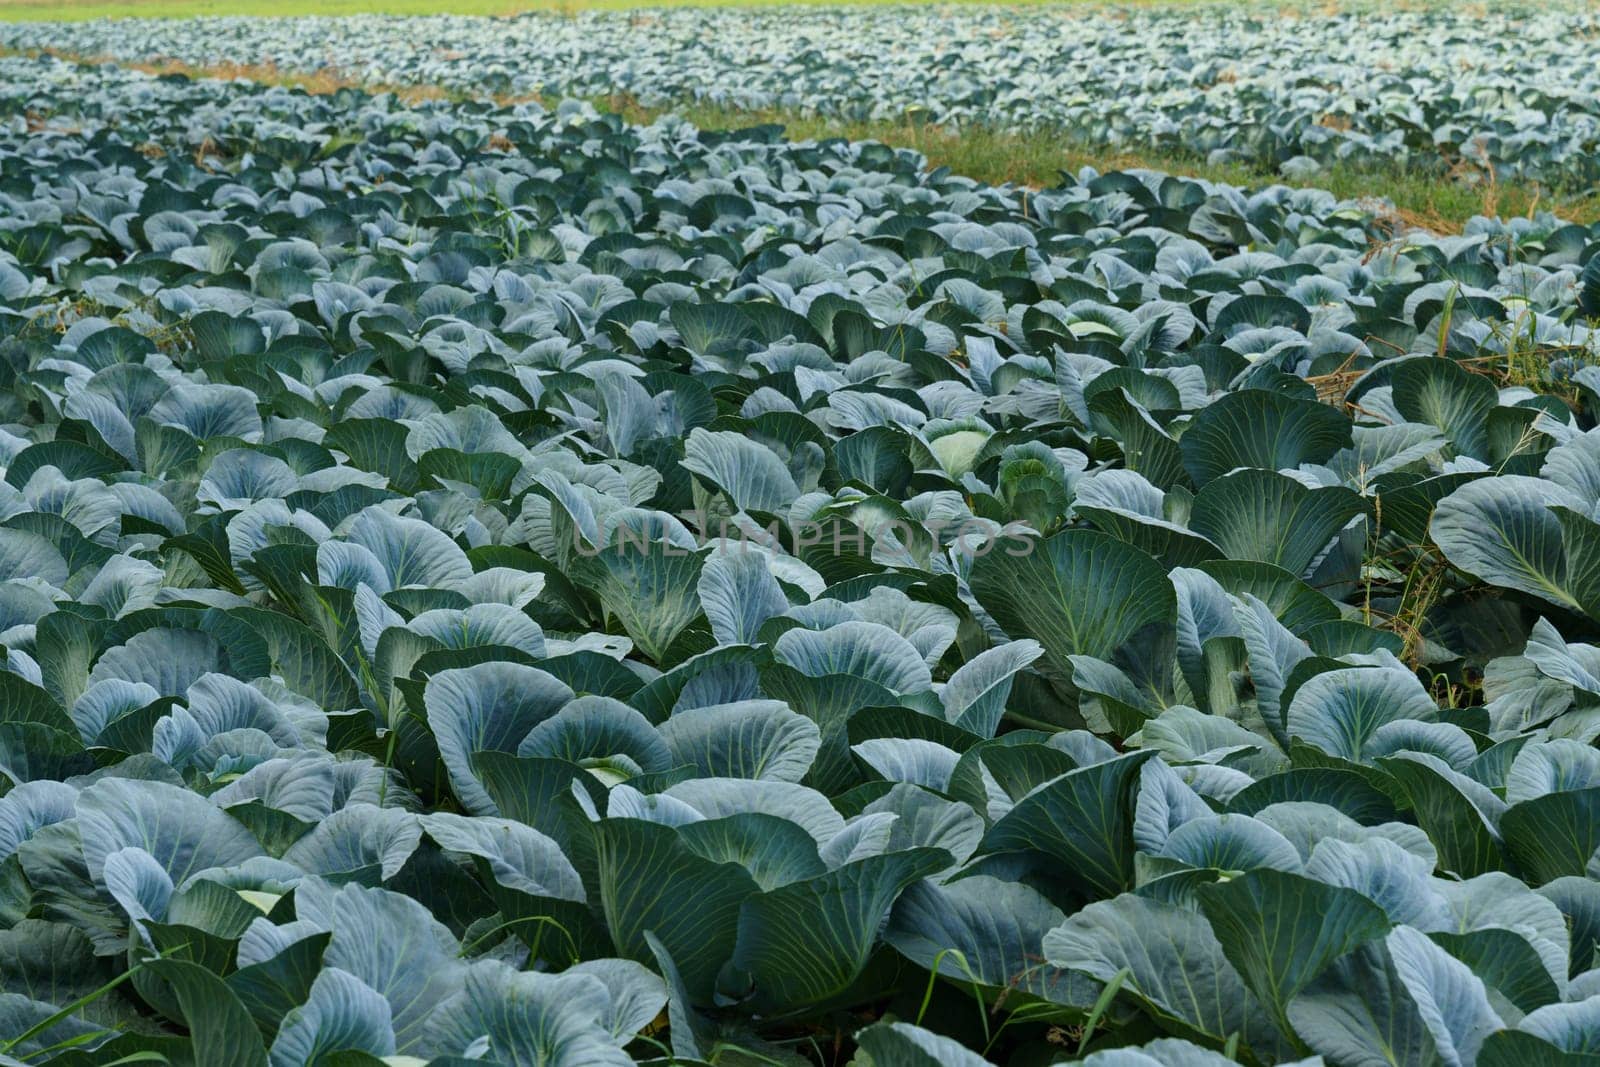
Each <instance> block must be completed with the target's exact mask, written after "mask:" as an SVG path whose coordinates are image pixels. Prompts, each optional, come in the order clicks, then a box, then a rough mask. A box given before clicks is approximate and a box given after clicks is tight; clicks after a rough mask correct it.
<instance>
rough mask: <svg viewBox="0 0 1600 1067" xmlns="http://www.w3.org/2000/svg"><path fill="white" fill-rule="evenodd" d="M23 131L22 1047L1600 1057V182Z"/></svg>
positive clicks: (473, 116)
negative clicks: (1023, 181) (1325, 189)
mask: <svg viewBox="0 0 1600 1067" xmlns="http://www.w3.org/2000/svg"><path fill="white" fill-rule="evenodd" d="M0 121H3V133H0V379H3V384H4V389H3V390H0V419H3V426H0V463H3V467H4V478H3V481H0V514H3V519H0V645H3V648H4V654H5V658H4V665H5V668H6V669H5V670H4V671H0V1063H5V1064H9V1065H15V1064H17V1063H23V1064H37V1063H41V1062H45V1061H50V1062H56V1063H61V1064H105V1063H110V1062H113V1061H120V1062H142V1060H140V1059H138V1057H144V1058H145V1060H148V1058H149V1057H151V1056H160V1057H165V1058H166V1059H167V1060H168V1061H169V1062H172V1063H189V1062H194V1063H202V1064H207V1065H214V1064H229V1065H232V1064H239V1065H249V1067H255V1065H261V1064H270V1065H272V1067H286V1065H296V1064H329V1065H332V1064H372V1063H374V1062H379V1061H381V1062H384V1063H388V1064H392V1065H399V1064H417V1063H423V1062H430V1061H431V1062H435V1063H440V1064H449V1063H460V1062H469V1061H470V1062H475V1063H497V1064H506V1065H523V1064H543V1065H553V1067H580V1065H581V1067H588V1065H594V1064H608V1063H616V1064H626V1063H630V1062H644V1061H652V1060H653V1061H657V1062H668V1061H671V1062H677V1063H698V1062H715V1063H722V1064H740V1063H758V1062H759V1063H769V1064H770V1063H774V1062H776V1063H780V1064H789V1063H815V1062H844V1061H845V1060H849V1059H851V1058H852V1057H853V1062H855V1063H856V1064H857V1065H858V1067H865V1065H868V1064H872V1065H875V1067H902V1065H907V1067H909V1065H921V1064H943V1065H951V1064H957V1065H963V1067H971V1065H976V1064H982V1063H984V1062H992V1063H1009V1064H1042V1063H1050V1062H1062V1061H1068V1060H1073V1059H1076V1058H1078V1057H1080V1056H1087V1057H1088V1060H1089V1062H1093V1063H1097V1064H1101V1065H1107V1064H1109V1065H1135V1067H1148V1065H1151V1064H1165V1065H1169V1067H1171V1065H1185V1067H1187V1065H1191V1064H1192V1065H1208V1064H1216V1063H1222V1062H1227V1061H1228V1059H1229V1058H1233V1059H1237V1060H1244V1061H1249V1062H1256V1063H1276V1062H1287V1061H1292V1060H1295V1059H1298V1058H1302V1057H1311V1058H1315V1057H1321V1058H1322V1061H1323V1062H1326V1063H1329V1064H1338V1065H1342V1064H1370V1063H1380V1062H1399V1063H1408V1064H1412V1063H1416V1064H1421V1063H1435V1062H1437V1063H1445V1064H1468V1065H1470V1064H1474V1063H1476V1064H1483V1065H1500V1064H1527V1063H1541V1064H1542V1063H1562V1064H1584V1063H1588V1062H1592V1057H1593V1054H1594V1053H1595V1051H1596V1050H1597V1049H1600V969H1597V968H1596V966H1595V965H1596V956H1595V953H1596V948H1597V946H1600V882H1597V881H1596V880H1595V879H1596V876H1597V875H1600V858H1597V850H1600V753H1597V752H1596V750H1595V748H1594V745H1593V742H1594V741H1595V739H1596V737H1597V736H1600V648H1597V647H1596V646H1594V645H1592V644H1588V643H1585V642H1586V641H1589V640H1593V639H1594V638H1595V637H1596V635H1597V632H1600V569H1597V566H1596V560H1597V559H1600V555H1597V546H1600V431H1596V430H1594V429H1592V428H1591V427H1593V424H1594V413H1595V411H1596V409H1597V408H1596V405H1597V399H1600V398H1597V394H1596V392H1595V389H1596V387H1597V386H1600V377H1597V372H1596V371H1595V370H1594V368H1593V367H1592V366H1591V361H1592V358H1593V353H1594V344H1595V338H1594V335H1593V332H1592V330H1591V328H1590V327H1589V326H1588V325H1587V322H1588V317H1589V315H1590V314H1593V313H1597V312H1600V257H1596V256H1594V253H1595V252H1596V250H1597V249H1600V237H1597V235H1596V234H1594V233H1592V232H1591V231H1589V230H1587V229H1585V228H1582V227H1578V226H1573V225H1568V224H1564V223H1562V222H1560V221H1559V220H1557V219H1553V218H1550V217H1548V216H1540V217H1537V218H1534V219H1519V220H1514V221H1512V222H1508V223H1502V222H1497V221H1491V220H1477V221H1475V222H1474V223H1473V224H1472V225H1471V226H1470V227H1468V232H1467V233H1465V234H1462V235H1459V236H1453V237H1445V238H1438V237H1430V236H1426V235H1412V236H1408V237H1403V238H1398V239H1389V238H1387V237H1386V236H1385V234H1384V233H1383V232H1382V231H1381V230H1380V229H1379V228H1378V226H1377V225H1376V224H1375V222H1374V220H1373V219H1372V218H1371V217H1370V216H1368V215H1366V214H1364V213H1363V212H1362V211H1360V210H1358V209H1356V208H1355V207H1353V206H1352V205H1349V204H1341V203H1339V202H1336V201H1335V200H1334V198H1333V197H1331V196H1330V195H1328V194H1326V193H1318V192H1309V191H1292V190H1289V189H1287V188H1282V187H1277V188H1272V189H1267V190H1264V191H1260V192H1257V193H1254V194H1247V193H1245V192H1242V191H1240V190H1237V189H1232V188H1228V187H1223V186H1217V185H1212V184H1208V183H1204V182H1199V181H1191V180H1185V179H1182V178H1177V177H1167V176H1161V175H1156V174H1149V173H1114V174H1105V175H1096V174H1093V173H1085V174H1083V175H1081V176H1080V177H1079V178H1077V179H1075V180H1072V181H1068V182H1066V183H1065V184H1064V185H1062V186H1061V187H1060V188H1056V189H1051V190H1047V191H1041V192H1037V193H1030V194H1026V195H1025V194H1023V193H1021V192H1018V191H1014V190H1006V189H994V188H986V187H982V186H979V185H977V184H975V183H973V182H971V181H969V180H966V179H963V178H960V177H958V176H952V175H949V174H946V173H943V172H938V171H935V172H929V171H927V170H926V169H925V168H924V166H923V161H922V160H921V159H919V158H918V157H916V156H915V155H914V154H912V153H910V152H907V151H904V150H893V149H890V148H888V147H885V146H883V145H879V144H871V143H856V144H850V143H844V142H830V143H827V144H820V145H819V144H808V143H787V142H783V141H781V140H778V139H777V138H776V137H775V136H774V135H773V134H772V133H771V131H759V130H758V131H746V132H743V133H738V134H711V133H703V132H700V131H696V130H694V129H692V128H690V127H687V126H685V125H683V124H681V123H677V122H673V121H663V122H660V123H657V124H655V125H652V126H649V127H643V128H640V127H628V126H625V125H623V124H622V123H621V122H620V121H618V120H617V119H616V118H614V117H602V116H600V115H598V114H596V113H595V112H593V111H592V110H590V109H588V108H587V107H586V106H567V107H564V108H562V109H561V110H560V111H559V112H556V113H550V112H546V111H544V110H542V109H540V108H539V107H537V106H534V105H518V106H515V107H506V108H499V107H491V106H490V105H487V104H457V105H446V104H430V105H423V106H407V105H405V104H403V103H401V102H400V101H398V100H396V99H394V98H392V97H372V96H368V95H365V94H363V93H360V92H355V91H343V92H340V93H338V94H335V95H330V96H308V95H305V94H303V93H298V92H290V91H287V90H284V89H281V88H264V87H261V86H257V85H251V84H248V83H244V82H236V83H216V82H191V81H189V80H187V79H184V78H181V77H169V78H159V79H158V78H152V77H149V76H146V75H142V74H136V73H131V72H125V71H121V70H119V69H117V68H114V67H110V66H103V67H80V66H75V65H71V64H67V63H63V62H60V61H56V60H17V59H9V60H3V61H0ZM1530 365H1531V366H1534V367H1536V368H1537V373H1534V372H1533V371H1530V370H1529V369H1528V368H1529V366H1530ZM1513 371H1514V372H1516V373H1517V374H1518V375H1520V377H1518V378H1516V379H1515V380H1516V381H1517V382H1520V384H1513V383H1512V378H1510V377H1508V374H1509V373H1510V372H1513ZM108 987H109V988H108ZM127 1057H134V1059H131V1060H130V1059H126V1058H127Z"/></svg>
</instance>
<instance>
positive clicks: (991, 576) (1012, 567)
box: [971, 530, 1177, 680]
mask: <svg viewBox="0 0 1600 1067" xmlns="http://www.w3.org/2000/svg"><path fill="white" fill-rule="evenodd" d="M971 582H972V592H973V595H974V596H976V597H977V598H978V602H979V603H980V604H982V605H983V607H984V609H985V610H986V611H988V612H989V614H990V615H992V616H994V619H995V621H996V622H997V623H999V624H1000V627H1001V628H1002V629H1003V630H1005V631H1006V633H1008V634H1010V635H1011V636H1012V637H1019V638H1020V637H1031V638H1033V639H1034V640H1036V641H1038V642H1039V644H1040V645H1041V646H1043V648H1044V663H1045V664H1046V665H1047V666H1048V668H1049V669H1050V670H1051V671H1052V673H1053V674H1055V676H1056V677H1058V678H1060V679H1062V680H1070V679H1071V678H1072V673H1073V668H1072V661H1071V657H1072V656H1075V655H1085V656H1094V657H1096V658H1097V659H1110V658H1111V657H1112V654H1113V653H1115V652H1116V651H1117V649H1118V648H1120V647H1122V646H1123V645H1124V644H1125V643H1126V642H1127V641H1128V640H1129V639H1131V638H1132V637H1133V636H1134V635H1135V634H1137V633H1138V632H1139V631H1140V630H1142V629H1143V628H1145V627H1146V626H1170V625H1172V623H1173V620H1174V618H1175V616H1176V612H1177V599H1176V595H1175V594H1174V593H1173V590H1172V583H1171V582H1170V581H1168V580H1167V575H1166V572H1165V571H1164V570H1163V569H1162V568H1161V565H1160V564H1158V563H1157V562H1156V561H1155V560H1153V559H1151V558H1150V557H1149V556H1147V555H1145V554H1144V553H1143V552H1140V551H1139V550H1138V549H1136V548H1134V547H1132V546H1131V545H1127V544H1125V543H1123V542H1121V541H1118V540H1116V539H1115V538H1113V537H1108V536H1106V535H1105V534H1101V533H1094V532H1091V531H1087V530H1066V531H1063V532H1062V533H1058V534H1056V535H1055V536H1053V537H1049V538H1046V539H1044V540H1040V541H1033V540H1012V541H1003V542H1001V543H1000V544H999V545H996V546H995V547H994V549H993V551H991V552H990V553H989V554H988V555H985V556H984V557H983V558H981V559H979V560H977V561H976V562H974V563H973V565H972V579H971Z"/></svg>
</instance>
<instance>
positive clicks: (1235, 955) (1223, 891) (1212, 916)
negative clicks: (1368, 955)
mask: <svg viewBox="0 0 1600 1067" xmlns="http://www.w3.org/2000/svg"><path fill="white" fill-rule="evenodd" d="M1199 897H1200V907H1201V910H1202V911H1203V912H1204V913H1205V917H1206V919H1207V920H1209V921H1210V923H1211V929H1212V931H1213V932H1214V933H1215V934H1216V937H1217V941H1218V942H1219V943H1220V944H1221V945H1222V951H1223V953H1224V955H1226V956H1227V958H1228V960H1229V962H1231V963H1232V964H1233V965H1234V967H1235V968H1236V969H1237V970H1238V972H1239V975H1240V976H1241V977H1242V978H1243V979H1244V982H1245V985H1246V986H1248V987H1249V989H1250V991H1251V992H1253V993H1254V994H1255V995H1256V996H1257V997H1258V998H1260V1000H1261V1002H1262V1004H1263V1005H1265V1006H1266V1008H1267V1010H1268V1011H1269V1012H1271V1014H1272V1016H1273V1018H1274V1019H1276V1020H1277V1022H1278V1025H1279V1026H1280V1027H1281V1028H1282V1029H1283V1031H1284V1032H1285V1033H1293V1028H1292V1027H1291V1025H1290V1022H1289V1015H1288V1008H1289V1004H1290V1002H1291V1001H1293V1000H1294V998H1295V996H1296V994H1298V993H1299V992H1300V991H1301V990H1302V989H1304V988H1305V987H1306V986H1307V985H1308V984H1309V983H1310V982H1311V981H1312V980H1313V979H1314V978H1316V977H1317V975H1318V974H1320V973H1321V972H1322V970H1323V968H1325V967H1327V965H1328V964H1329V963H1331V962H1333V960H1334V959H1336V958H1338V957H1339V956H1342V955H1343V954H1344V953H1346V952H1348V951H1350V950H1351V949H1352V948H1355V947H1356V946H1357V945H1359V944H1361V943H1362V942H1363V941H1369V940H1371V939H1373V938H1376V937H1382V936H1383V935H1384V934H1385V933H1386V932H1387V931H1388V929H1389V920H1388V917H1387V916H1385V915H1384V913H1383V909H1382V908H1380V907H1378V906H1377V905H1376V904H1374V903H1373V902H1372V901H1370V900H1368V899H1367V898H1366V897H1364V896H1362V895H1361V894H1359V893H1357V892H1355V891H1354V890H1352V889H1344V888H1341V887H1338V886H1330V885H1324V884H1322V883H1320V882H1314V881H1311V880H1310V879H1308V878H1305V877H1302V876H1300V875H1297V874H1288V873H1285V872H1283V871H1272V870H1260V871H1251V872H1249V873H1247V874H1245V875H1242V876H1241V877H1238V878H1234V879H1232V880H1230V881H1226V882H1217V883H1212V884H1210V885H1203V886H1201V887H1200V888H1199Z"/></svg>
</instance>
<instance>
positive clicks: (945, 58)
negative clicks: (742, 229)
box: [0, 2, 1600, 188]
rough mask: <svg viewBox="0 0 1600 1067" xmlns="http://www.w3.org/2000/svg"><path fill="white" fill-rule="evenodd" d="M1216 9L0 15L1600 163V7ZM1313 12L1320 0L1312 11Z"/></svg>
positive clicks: (610, 81)
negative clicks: (78, 18)
mask: <svg viewBox="0 0 1600 1067" xmlns="http://www.w3.org/2000/svg"><path fill="white" fill-rule="evenodd" d="M1390 6H1394V5H1388V4H1385V5H1380V10H1379V11H1377V12H1365V13H1360V14H1345V15H1340V16H1336V17H1331V18H1330V17H1287V18H1286V17H1283V16H1282V15H1281V14H1279V12H1278V11H1277V10H1276V9H1274V10H1272V11H1271V12H1270V13H1264V12H1263V11H1261V10H1255V9H1253V8H1250V7H1242V6H1227V5H1224V6H1222V7H1220V8H1219V7H1214V6H1213V7H1201V8H1199V9H1195V8H1192V7H1191V8H1180V9H1178V10H1172V9H1170V8H1162V7H1160V6H1157V7H1153V8H1152V7H1144V8H1136V9H1133V10H1109V11H1101V12H1096V11H1092V10H1091V11H1084V10H1082V9H1074V8H1070V7H1069V8H1061V7H1051V6H1036V7H1029V8H1020V9H1018V8H996V7H987V6H982V5H977V6H967V7H956V8H939V7H910V8H908V7H893V6H891V7H867V8H851V7H843V8H832V9H826V8H824V9H820V10H811V11H807V12H805V13H804V14H798V15H797V14H796V13H795V12H794V11H793V10H792V9H791V10H787V11H786V10H782V9H779V10H769V11H740V10H727V9H722V10H695V9H692V8H680V9H673V10H662V11H652V12H645V13H638V12H616V11H601V12H591V13H586V14H580V15H578V16H577V17H575V18H572V17H554V16H550V15H540V14H534V15H527V16H523V17H521V18H516V19H512V20H503V19H484V18H468V17H449V16H439V17H427V18H382V17H372V16H358V17H351V18H331V19H324V18H296V19H260V18H205V19H200V20H187V21H178V20H173V21H167V22H147V23H141V24H139V25H138V28H137V30H136V31H135V32H130V30H129V28H128V26H127V24H125V23H117V22H111V21H102V22H98V23H89V24H84V23H55V24H50V23H42V24H34V25H26V24H23V25H15V26H0V44H3V45H5V46H8V47H10V48H13V49H19V50H30V49H45V48H53V49H58V50H64V51H68V52H72V53H76V54H79V55H92V56H105V57H112V58H116V59H122V60H153V59H175V60H179V61H182V62H185V63H190V64H197V65H201V66H211V65H217V64H225V63H245V64H268V65H270V66H272V67H274V68H276V69H278V70H282V71H300V72H307V71H334V72H338V73H341V74H344V75H349V76H353V77H356V78H359V79H363V80H366V81H376V82H382V83H391V84H412V85H430V86H442V87H445V88H448V89H452V90H457V91H461V92H466V93H472V94H481V93H494V94H499V95H502V96H530V95H535V94H552V93H553V94H558V95H559V94H568V95H572V96H577V97H593V96H601V95H609V94H624V95H627V96H630V97H633V98H636V99H638V100H640V101H642V102H643V103H645V104H653V105H660V104H674V103H677V102H679V101H683V100H700V101H705V102H710V103H716V104H723V105H730V106H736V107H742V108H764V107H782V108H786V109H793V110H795V111H797V112H799V113H814V114H823V115H829V116H837V117H842V118H847V119H854V120H899V119H902V118H905V119H909V120H911V121H916V122H933V123H940V124H958V125H974V124H977V125H1000V126H1005V127H1017V128H1025V129H1040V128H1043V129H1050V130H1059V131H1063V132H1065V133H1066V134H1067V135H1068V136H1071V137H1074V138H1076V139H1080V140H1083V141H1086V142H1089V143H1111V144H1116V145H1124V146H1129V147H1133V148H1144V149H1159V150H1164V151H1173V152H1182V153H1185V154H1191V155H1194V156H1196V157H1197V158H1202V159H1210V160H1212V161H1214V162H1222V161H1242V162H1250V163H1254V164H1262V165H1266V166H1268V167H1270V168H1273V169H1277V168H1283V169H1284V172H1285V173H1286V174H1289V175H1299V176H1304V175H1313V174H1315V173H1317V170H1318V168H1319V167H1323V166H1326V165H1329V164H1334V163H1343V164H1347V165H1369V166H1396V165H1398V166H1402V167H1414V168H1417V169H1421V170H1426V171H1437V172H1441V173H1451V174H1454V175H1456V176H1458V177H1466V178H1469V179H1474V180H1479V181H1489V180H1498V181H1505V180H1507V179H1539V180H1542V181H1544V182H1545V183H1547V184H1554V183H1561V184H1567V185H1571V186H1574V187H1582V188H1591V187H1593V186H1594V185H1596V184H1597V183H1600V67H1597V66H1596V64H1595V63H1594V49H1595V42H1596V40H1597V38H1600V16H1597V14H1596V12H1595V10H1594V9H1593V8H1592V7H1591V6H1588V5H1579V6H1570V5H1569V6H1563V5H1561V4H1560V3H1559V2H1558V3H1553V4H1546V5H1544V6H1543V7H1542V9H1517V8H1512V9H1510V10H1507V11H1504V12H1499V13H1495V14H1485V13H1484V12H1481V11H1470V12H1457V13H1452V12H1451V11H1450V10H1449V8H1448V7H1446V8H1443V9H1438V10H1423V11H1413V12H1393V11H1390V12H1385V11H1382V10H1381V9H1382V8H1383V7H1390ZM1306 14H1307V15H1308V16H1309V15H1310V13H1306Z"/></svg>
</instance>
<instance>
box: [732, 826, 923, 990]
mask: <svg viewBox="0 0 1600 1067" xmlns="http://www.w3.org/2000/svg"><path fill="white" fill-rule="evenodd" d="M949 862H950V854H949V853H947V852H944V851H943V850H941V849H931V848H917V849H909V850H907V851H904V852H891V853H888V854H885V855H879V856H868V857H867V858H865V859H860V860H855V861H853V862H851V863H847V864H845V865H844V866H842V867H839V868H838V869H836V870H832V871H829V872H828V873H826V874H822V875H818V876H817V877H814V878H808V879H806V880H804V881H800V882H791V883H790V884H788V885H786V886H780V887H779V888H777V889H773V890H770V891H769V892H766V893H762V894H759V895H757V896H754V897H751V898H750V899H748V900H746V901H745V902H744V905H743V907H741V908H740V911H739V936H738V947H737V950H736V952H735V954H734V961H735V963H736V964H737V965H738V966H739V967H740V968H742V969H743V970H745V971H747V972H749V974H750V977H751V979H752V980H753V981H754V983H755V998H756V1002H757V1003H758V1004H760V1005H761V1006H762V1007H763V1008H764V1009H765V1010H767V1011H771V1012H775V1013H784V1012H792V1011H795V1010H797V1009H800V1008H803V1007H806V1006H809V1005H814V1004H821V1003H825V1002H827V1001H829V1000H831V999H833V998H835V997H838V996H840V995H841V994H843V993H844V992H845V991H846V990H848V989H849V988H850V985H851V983H853V982H854V981H855V980H856V978H857V977H858V976H859V975H860V974H861V971H862V968H864V967H865V966H866V964H867V957H868V956H869V954H870V953H871V952H872V949H873V946H874V945H875V944H876V942H877V938H878V929H879V927H880V926H881V925H882V923H883V920H884V918H885V917H886V916H887V915H888V914H889V909H890V908H891V907H892V906H893V905H894V902H895V899H896V898H897V897H898V896H899V895H900V893H901V892H902V891H903V890H904V889H905V888H906V887H907V886H909V885H910V884H911V883H913V882H915V881H917V880H918V879H920V878H924V877H926V876H928V875H930V874H932V873H934V872H935V871H937V870H940V869H942V868H944V867H945V866H947V865H948V864H949Z"/></svg>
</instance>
